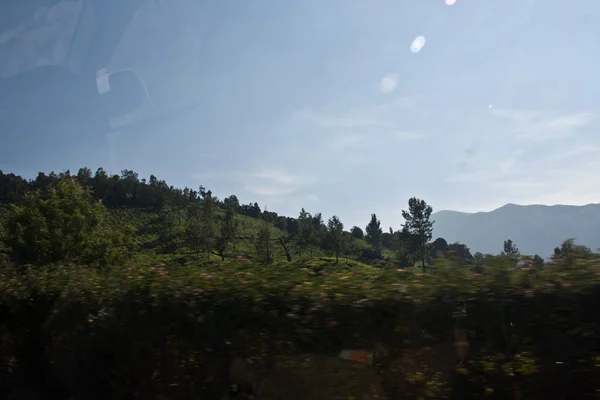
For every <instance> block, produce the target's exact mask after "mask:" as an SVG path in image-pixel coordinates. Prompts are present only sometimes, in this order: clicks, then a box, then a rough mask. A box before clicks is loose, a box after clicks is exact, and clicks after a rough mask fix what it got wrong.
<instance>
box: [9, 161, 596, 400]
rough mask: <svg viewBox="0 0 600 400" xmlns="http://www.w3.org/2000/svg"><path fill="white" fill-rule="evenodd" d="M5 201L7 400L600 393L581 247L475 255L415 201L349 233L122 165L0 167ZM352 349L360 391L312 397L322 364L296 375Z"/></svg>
mask: <svg viewBox="0 0 600 400" xmlns="http://www.w3.org/2000/svg"><path fill="white" fill-rule="evenodd" d="M0 202H1V203H2V206H1V207H2V208H1V209H0V210H1V211H0V235H1V239H2V242H1V244H0V259H1V261H0V263H1V268H0V385H2V386H1V387H0V390H2V391H3V392H2V393H1V395H2V397H3V398H8V396H9V395H12V396H15V398H74V399H80V398H81V399H94V398H98V399H100V398H123V399H129V398H132V397H138V398H148V399H152V398H156V399H166V398H169V399H173V398H175V399H188V398H208V399H219V398H222V397H221V396H222V394H223V393H224V392H227V390H228V388H229V387H230V385H231V384H233V383H235V384H237V385H238V388H240V387H241V386H243V384H247V386H249V387H246V388H244V390H238V391H237V392H236V394H237V396H238V398H240V396H242V395H243V393H242V392H248V391H250V390H251V388H250V387H252V386H253V388H252V390H254V391H255V392H259V395H260V397H259V398H264V399H293V398H311V399H312V398H314V399H317V398H319V399H321V398H327V399H331V398H336V397H339V398H344V399H348V398H355V399H367V398H377V397H376V396H379V398H382V397H383V396H385V397H387V398H389V399H404V398H445V397H451V398H461V399H462V398H480V397H485V396H487V397H490V398H516V399H525V398H577V399H582V398H595V397H594V396H595V395H596V393H597V391H598V389H600V344H599V343H600V341H599V340H598V339H600V338H599V337H598V336H599V334H598V332H600V326H599V325H600V320H599V319H598V318H597V316H596V312H597V310H598V309H599V307H600V258H599V256H598V255H597V254H594V253H593V252H592V251H590V250H589V249H587V248H585V247H582V246H578V245H576V244H574V242H573V241H566V242H564V243H563V244H562V245H560V246H559V247H557V248H556V249H555V254H554V256H553V258H552V260H550V261H549V262H547V263H545V262H544V260H543V259H541V257H539V256H534V257H526V256H523V255H521V254H520V252H519V250H518V248H517V246H516V244H515V243H513V242H512V241H511V240H510V239H507V240H506V241H505V242H504V247H503V249H502V250H503V251H502V253H501V254H499V255H483V254H480V253H476V254H473V255H472V254H471V252H470V250H469V248H468V247H467V246H466V245H464V244H460V243H452V244H448V243H447V242H446V241H445V240H444V239H443V238H437V239H436V240H434V241H433V242H432V241H431V239H432V237H431V232H432V226H433V224H434V221H432V220H431V219H430V216H431V213H432V210H431V207H429V206H428V205H427V204H426V202H425V201H423V200H421V199H416V198H413V199H410V200H409V201H408V207H407V209H406V211H404V212H403V216H404V219H405V223H404V224H403V226H402V227H401V228H400V229H398V230H394V229H392V228H390V229H389V231H388V232H384V231H383V229H382V228H381V223H380V221H379V220H378V219H377V216H376V214H372V216H371V220H370V222H369V224H368V225H367V226H366V227H365V229H364V230H363V229H361V228H360V227H353V228H352V229H351V230H350V231H346V230H344V226H343V224H342V222H341V221H340V220H339V218H337V217H336V216H332V217H331V218H330V219H329V220H328V221H327V222H325V221H324V220H323V217H322V215H321V214H319V213H315V214H310V213H308V212H307V211H305V210H304V209H303V210H301V212H300V213H299V216H298V217H297V218H290V217H283V216H279V215H277V214H276V213H273V212H269V211H266V210H261V209H260V207H259V206H258V205H257V204H249V205H241V204H239V201H238V200H237V198H236V197H235V196H230V197H228V198H226V199H224V200H219V199H217V198H216V197H214V196H212V193H211V192H210V191H208V190H205V189H204V188H203V187H200V188H199V189H198V190H197V191H196V190H193V189H189V188H185V189H183V190H181V189H177V188H173V187H170V186H168V185H167V184H166V183H165V182H164V181H159V180H158V179H156V178H155V177H154V176H152V177H151V178H150V179H149V181H146V180H144V179H139V177H138V175H137V174H136V173H134V172H133V171H127V170H126V171H123V172H122V173H121V175H114V176H108V175H107V174H106V173H105V171H103V170H102V169H99V170H98V171H97V172H96V173H95V174H94V175H92V173H91V171H90V170H89V169H87V168H82V169H81V170H79V172H78V173H77V175H75V176H72V175H71V174H70V173H68V172H66V173H61V174H58V175H57V174H48V175H45V174H42V173H40V174H39V175H38V177H37V178H36V179H34V180H31V181H27V180H25V179H23V178H21V177H19V176H16V175H13V174H3V173H1V172H0ZM500 245H502V244H500ZM352 348H364V349H370V350H375V351H376V353H375V361H374V365H373V367H372V368H371V367H367V369H362V370H353V371H354V372H352V374H354V375H352V376H356V374H358V375H359V378H360V379H359V378H355V379H349V378H348V377H349V375H348V376H346V379H344V380H343V381H338V382H337V383H332V382H331V379H330V380H328V379H322V380H321V381H319V382H322V385H320V384H315V383H314V382H315V379H317V378H316V377H314V376H313V375H317V376H318V375H322V376H323V377H324V378H330V374H329V372H328V371H326V369H325V365H326V363H325V361H319V362H317V363H316V366H313V367H310V368H309V367H304V368H303V365H304V366H305V365H313V364H310V363H309V362H308V359H309V358H311V357H326V358H331V357H335V356H336V355H337V354H338V353H339V352H340V350H342V349H352ZM240 359H243V360H246V363H245V364H244V367H243V368H242V370H243V371H244V373H237V372H239V369H235V368H233V367H232V366H233V365H237V364H235V360H240ZM320 360H321V359H320ZM347 364H351V363H347ZM282 365H286V366H287V367H289V368H288V369H289V370H290V371H292V372H288V374H287V375H286V374H284V373H283V372H281V371H279V370H278V369H277V366H282ZM356 366H357V368H358V367H361V366H362V367H364V365H362V364H356ZM236 371H237V372H236ZM277 371H279V372H277ZM357 371H358V372H357ZM369 371H371V372H369ZM345 373H346V372H344V374H345ZM369 373H371V374H375V375H376V384H375V383H373V382H374V381H372V380H369V378H368V377H369V376H370V375H369ZM277 374H279V375H277ZM281 374H283V375H281ZM348 374H350V372H348ZM361 374H362V375H361ZM311 379H312V380H311ZM361 381H362V382H367V381H368V382H369V384H368V385H364V387H362V386H360V384H359V383H360V382H361ZM265 382H268V383H269V384H266V383H265ZM326 384H328V385H333V388H329V389H328V388H327V387H325V385H326ZM239 385H241V386H239ZM311 385H312V386H313V387H312V389H313V391H316V392H317V393H318V396H317V395H313V396H312V397H311V395H308V394H307V392H306V390H308V389H307V386H311ZM301 393H303V394H301ZM36 396H37V397H36ZM44 396H45V397H44ZM231 396H233V394H231ZM294 396H295V397H294ZM319 396H320V397H319ZM246 398H248V397H246Z"/></svg>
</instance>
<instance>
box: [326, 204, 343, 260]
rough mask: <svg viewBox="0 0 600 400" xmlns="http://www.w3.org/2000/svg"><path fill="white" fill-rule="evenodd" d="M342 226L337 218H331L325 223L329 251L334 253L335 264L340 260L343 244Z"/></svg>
mask: <svg viewBox="0 0 600 400" xmlns="http://www.w3.org/2000/svg"><path fill="white" fill-rule="evenodd" d="M343 233H344V224H342V222H341V221H340V219H339V218H338V217H337V216H335V215H334V216H333V217H331V218H330V219H329V221H328V222H327V237H328V242H329V245H330V247H331V249H332V250H333V251H334V253H335V262H336V263H337V262H338V261H339V259H340V253H341V252H342V244H343V239H344V238H343Z"/></svg>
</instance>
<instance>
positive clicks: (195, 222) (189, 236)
mask: <svg viewBox="0 0 600 400" xmlns="http://www.w3.org/2000/svg"><path fill="white" fill-rule="evenodd" d="M201 224H202V206H201V205H200V204H198V203H196V204H192V205H191V206H190V207H189V208H188V209H187V218H186V219H185V242H186V244H187V246H188V247H189V248H190V249H192V250H193V251H194V253H196V255H198V254H199V253H200V249H201V248H202V246H203V244H204V243H203V236H202V225H201Z"/></svg>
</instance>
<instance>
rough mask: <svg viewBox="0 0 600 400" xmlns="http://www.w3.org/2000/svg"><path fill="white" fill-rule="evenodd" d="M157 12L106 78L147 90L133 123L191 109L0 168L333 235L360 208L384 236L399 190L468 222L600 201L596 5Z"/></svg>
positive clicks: (139, 26)
mask: <svg viewBox="0 0 600 400" xmlns="http://www.w3.org/2000/svg"><path fill="white" fill-rule="evenodd" d="M448 1H450V0H448ZM169 3H170V4H171V5H165V3H164V2H163V3H161V2H156V3H155V4H153V5H151V6H148V7H146V8H145V9H143V10H141V11H140V12H139V15H138V17H137V18H136V20H135V21H134V22H133V24H132V26H131V27H130V32H129V33H128V36H127V37H125V39H124V41H123V44H122V46H121V48H120V49H119V51H118V52H117V54H116V55H115V58H114V61H113V65H111V67H110V69H119V68H135V69H136V70H138V71H139V73H140V75H141V76H142V77H143V78H144V80H145V81H146V83H147V86H148V91H149V94H150V100H149V102H148V104H147V105H146V106H145V108H144V109H143V110H141V111H140V112H139V113H138V114H137V115H136V116H133V117H134V118H141V117H143V116H145V115H152V114H154V113H156V112H159V111H161V110H170V109H174V108H178V107H181V106H185V105H187V106H190V107H192V108H193V111H192V112H189V113H187V114H184V115H180V116H178V117H177V118H175V119H174V120H172V121H170V122H169V123H166V124H163V125H159V124H155V125H152V126H149V127H147V128H145V129H144V131H143V132H139V131H133V132H132V131H127V130H126V129H122V130H116V131H114V132H110V133H107V134H106V135H105V137H103V138H102V144H101V145H98V144H97V143H96V144H95V145H93V146H90V145H89V143H88V142H86V139H83V138H82V140H81V141H79V142H70V143H65V145H64V151H61V152H56V153H53V154H48V153H47V151H46V149H44V148H35V149H33V151H32V152H31V153H29V154H28V155H27V157H24V156H23V157H21V156H20V155H18V154H14V155H12V157H11V158H9V159H8V160H6V159H5V160H4V161H0V165H1V167H2V168H3V169H5V170H12V171H15V172H18V173H23V174H26V175H33V174H34V172H35V171H37V170H39V169H43V170H46V171H48V170H52V169H54V170H57V171H60V170H64V169H68V168H71V169H76V168H77V167H78V166H80V165H81V163H82V162H84V163H85V164H86V165H88V166H90V167H91V168H92V169H95V168H97V167H98V166H103V167H105V168H107V169H108V170H109V171H110V172H118V171H119V170H121V169H124V168H128V169H134V170H136V171H138V172H139V173H140V175H143V176H148V175H149V174H151V173H154V174H155V175H157V176H159V177H160V178H162V179H166V180H167V182H169V183H170V184H173V185H175V186H185V185H187V186H191V187H197V186H198V185H204V186H205V187H207V188H209V189H211V190H213V192H214V193H215V194H216V195H218V196H219V197H224V196H227V195H229V194H232V193H235V194H236V195H237V196H238V197H239V198H240V200H241V201H242V202H244V203H248V202H255V201H256V202H258V203H259V204H260V205H261V206H264V205H266V206H267V207H268V208H269V209H270V210H272V211H277V212H279V213H280V214H284V215H293V216H296V215H297V214H298V212H299V210H300V208H301V207H305V208H306V209H307V210H308V211H310V212H322V213H323V215H324V217H326V218H328V217H330V216H331V215H332V214H334V213H335V214H337V215H339V216H340V218H341V220H342V222H344V223H345V224H346V225H347V226H348V227H350V226H352V225H355V224H357V225H361V226H364V225H365V224H366V223H367V222H368V219H369V216H370V214H371V213H373V212H375V213H377V215H378V216H379V217H380V219H381V220H382V224H383V225H384V226H385V227H386V228H387V226H390V225H391V226H393V227H394V228H395V229H398V228H399V227H400V224H401V223H402V222H403V220H402V218H401V210H402V209H403V208H406V206H407V201H408V199H409V198H410V197H411V196H417V197H420V198H423V199H425V200H426V201H427V202H428V203H430V204H431V205H432V206H433V207H434V210H442V209H452V210H459V211H469V212H471V211H489V210H492V209H494V208H497V207H499V206H501V205H503V204H505V203H508V202H511V203H517V204H533V203H535V204H587V203H597V202H600V179H597V172H596V171H598V170H599V169H598V167H599V166H600V158H599V157H598V156H599V155H600V135H598V134H597V130H598V125H599V124H598V118H597V117H598V112H599V110H598V106H599V105H600V98H599V97H598V95H599V94H600V81H599V79H598V74H597V72H596V71H597V70H598V63H599V61H600V59H599V56H598V54H600V3H598V2H597V1H594V0H578V1H576V2H566V1H559V0H485V1H482V0H477V1H475V0H456V2H455V3H454V4H453V5H448V4H446V2H445V1H444V0H404V1H398V0H377V1H354V0H328V1H322V0H319V1H317V0H304V1H275V0H269V1H267V0H256V1H251V2H250V1H247V2H246V1H234V0H230V1H213V2H210V1H207V2H197V1H192V0H180V1H179V2H176V3H172V2H169ZM172 4H176V5H175V6H173V5H172ZM159 17H160V18H159ZM419 36H422V37H423V38H424V40H422V39H421V44H423V42H424V45H422V47H421V48H420V51H416V50H419V49H418V48H415V47H414V46H413V47H412V49H411V44H412V43H413V41H414V40H415V39H416V38H418V37H419ZM417 47H418V46H417ZM113 122H115V121H113ZM118 123H119V121H116V122H115V126H116V125H118ZM34 147H35V146H34ZM42 155H43V157H42ZM41 160H43V161H41Z"/></svg>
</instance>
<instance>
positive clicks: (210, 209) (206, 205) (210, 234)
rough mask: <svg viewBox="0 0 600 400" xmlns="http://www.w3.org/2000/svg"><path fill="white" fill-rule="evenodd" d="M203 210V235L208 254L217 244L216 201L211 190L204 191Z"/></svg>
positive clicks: (205, 249) (205, 250)
mask: <svg viewBox="0 0 600 400" xmlns="http://www.w3.org/2000/svg"><path fill="white" fill-rule="evenodd" d="M201 210H202V220H201V232H202V237H203V244H204V252H205V253H206V254H207V256H208V255H209V254H210V252H211V250H212V249H213V247H214V244H215V203H214V200H213V197H212V192H211V191H210V190H209V191H207V192H204V196H203V198H202V208H201Z"/></svg>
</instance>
